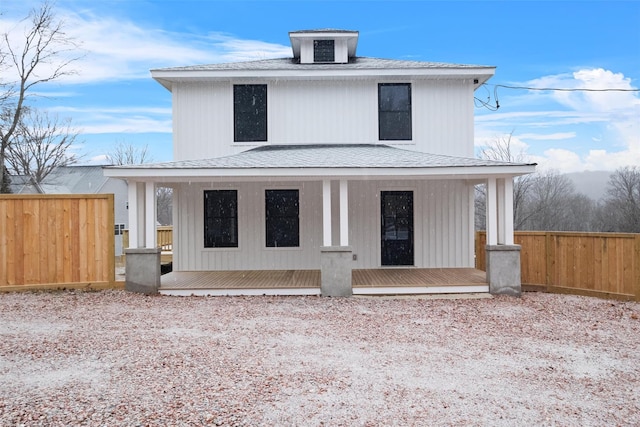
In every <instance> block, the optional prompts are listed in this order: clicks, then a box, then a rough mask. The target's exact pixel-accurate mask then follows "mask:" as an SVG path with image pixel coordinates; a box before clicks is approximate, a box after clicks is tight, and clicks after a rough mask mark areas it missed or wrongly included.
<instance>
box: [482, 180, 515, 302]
mask: <svg viewBox="0 0 640 427" xmlns="http://www.w3.org/2000/svg"><path fill="white" fill-rule="evenodd" d="M486 271H487V282H489V292H491V293H492V294H505V295H513V296H520V294H521V292H522V290H521V288H522V285H521V278H520V246H518V245H514V244H513V181H512V178H511V177H509V178H499V179H496V178H489V179H487V246H486Z"/></svg>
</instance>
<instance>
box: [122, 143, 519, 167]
mask: <svg viewBox="0 0 640 427" xmlns="http://www.w3.org/2000/svg"><path fill="white" fill-rule="evenodd" d="M523 165H529V164H527V163H510V162H500V161H493V160H483V159H476V158H468V157H452V156H443V155H438V154H428V153H421V152H417V151H410V150H404V149H400V148H395V147H390V146H387V145H373V144H344V145H329V144H327V145H272V146H263V147H258V148H254V149H251V150H248V151H244V152H242V153H239V154H234V155H231V156H226V157H219V158H213V159H202V160H183V161H177V162H166V163H148V164H143V165H126V166H113V167H110V168H114V169H279V168H302V169H304V168H328V169H333V168H451V167H478V166H523Z"/></svg>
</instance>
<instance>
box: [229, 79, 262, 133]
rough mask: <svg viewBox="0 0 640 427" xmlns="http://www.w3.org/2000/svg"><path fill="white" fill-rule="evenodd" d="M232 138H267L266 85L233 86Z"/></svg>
mask: <svg viewBox="0 0 640 427" xmlns="http://www.w3.org/2000/svg"><path fill="white" fill-rule="evenodd" d="M233 121H234V127H233V140H234V141H236V142H247V141H266V140H267V85H234V86H233Z"/></svg>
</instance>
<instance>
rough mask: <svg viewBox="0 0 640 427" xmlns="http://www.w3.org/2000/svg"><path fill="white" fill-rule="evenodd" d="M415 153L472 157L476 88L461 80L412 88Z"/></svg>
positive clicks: (426, 82)
mask: <svg viewBox="0 0 640 427" xmlns="http://www.w3.org/2000/svg"><path fill="white" fill-rule="evenodd" d="M411 89H412V90H411V102H412V109H413V111H412V113H413V140H414V142H415V144H416V146H415V147H414V148H412V149H414V150H416V151H423V152H427V153H434V154H445V155H449V156H461V157H473V155H474V148H473V88H472V85H471V83H470V82H468V81H467V82H463V81H459V80H436V81H434V80H419V81H416V82H414V83H413V84H412V87H411Z"/></svg>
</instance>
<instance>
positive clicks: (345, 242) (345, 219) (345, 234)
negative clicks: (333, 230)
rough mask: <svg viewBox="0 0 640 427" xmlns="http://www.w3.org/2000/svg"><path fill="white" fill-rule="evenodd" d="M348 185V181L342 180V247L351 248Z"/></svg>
mask: <svg viewBox="0 0 640 427" xmlns="http://www.w3.org/2000/svg"><path fill="white" fill-rule="evenodd" d="M347 185H348V182H347V180H345V179H341V180H340V246H349V190H348V187H347Z"/></svg>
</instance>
